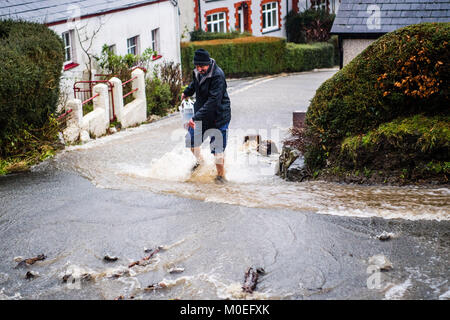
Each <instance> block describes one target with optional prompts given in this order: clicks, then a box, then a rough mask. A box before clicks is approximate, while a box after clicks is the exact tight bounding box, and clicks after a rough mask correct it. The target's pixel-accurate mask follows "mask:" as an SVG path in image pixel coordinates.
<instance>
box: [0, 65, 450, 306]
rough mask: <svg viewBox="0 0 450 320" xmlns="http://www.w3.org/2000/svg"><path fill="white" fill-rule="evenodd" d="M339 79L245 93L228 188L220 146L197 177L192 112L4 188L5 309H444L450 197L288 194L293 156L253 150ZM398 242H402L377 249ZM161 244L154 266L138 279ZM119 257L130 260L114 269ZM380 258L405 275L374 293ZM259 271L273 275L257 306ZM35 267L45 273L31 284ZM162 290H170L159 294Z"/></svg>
mask: <svg viewBox="0 0 450 320" xmlns="http://www.w3.org/2000/svg"><path fill="white" fill-rule="evenodd" d="M332 74H333V71H330V72H318V73H309V74H308V73H306V74H300V75H291V76H285V77H266V78H260V79H254V80H247V81H243V80H242V81H234V82H233V81H231V82H230V87H231V88H230V96H231V100H232V110H233V120H232V122H231V125H230V139H229V145H228V147H227V152H226V160H225V163H226V178H227V180H228V182H227V183H226V184H225V185H217V184H215V183H214V177H215V166H214V159H213V157H212V156H211V155H210V154H209V147H208V144H205V145H204V149H203V150H202V154H203V156H204V158H205V164H204V165H202V166H201V167H200V168H199V169H198V170H197V171H196V172H195V173H194V174H192V173H191V168H192V166H193V164H194V162H195V159H194V157H193V156H192V154H191V153H190V151H189V150H187V149H186V148H185V147H184V134H185V131H184V129H182V128H181V119H180V117H179V116H178V115H175V116H171V117H168V118H166V119H163V120H161V121H158V122H155V123H152V124H147V125H143V126H140V127H137V128H132V129H127V130H123V131H122V132H119V133H116V134H114V135H111V136H107V137H103V138H101V139H98V140H95V141H91V142H89V143H87V144H85V145H81V146H72V147H68V148H66V150H65V151H64V152H62V153H60V154H59V155H57V156H56V157H55V158H54V159H51V160H50V161H47V162H46V163H44V164H42V165H40V166H38V167H36V168H35V169H34V170H33V172H31V173H28V174H24V175H17V176H9V177H5V178H2V179H0V195H1V197H0V200H1V203H0V205H1V206H2V208H3V209H1V210H2V211H0V212H1V215H0V232H1V238H2V250H1V252H0V259H1V261H0V289H1V291H0V298H4V299H22V298H25V299H67V298H68V299H114V298H117V297H118V296H121V295H122V296H124V298H130V297H133V298H135V299H175V298H177V299H178V298H180V299H216V298H218V299H323V298H325V299H327V298H328V299H334V298H349V299H365V298H367V299H397V298H398V299H408V298H424V299H438V298H442V297H444V298H445V297H446V296H447V295H448V294H449V281H448V279H449V270H448V264H449V262H450V258H449V244H450V234H449V226H450V222H449V220H450V212H449V209H448V208H449V203H450V189H449V188H448V187H446V186H440V187H415V186H406V187H392V186H360V185H346V184H337V183H327V182H304V183H293V182H286V181H283V180H282V179H280V178H279V177H278V176H276V175H275V173H276V169H277V166H278V155H276V154H275V155H272V156H269V157H266V156H262V155H260V154H259V153H258V152H257V151H256V146H255V145H254V144H252V143H250V144H243V136H244V135H246V134H251V133H259V134H261V135H262V136H263V138H270V139H272V140H273V141H275V142H276V143H277V145H278V146H281V142H282V140H283V139H284V137H286V135H287V134H288V129H289V127H290V126H291V121H292V111H294V110H300V111H305V110H306V106H307V105H308V100H309V99H311V98H312V96H313V95H314V90H315V89H316V88H317V87H318V86H319V85H320V83H322V82H323V81H324V80H325V79H327V78H329V77H330V76H331V75H332ZM298 88H300V89H298ZM383 231H386V232H390V233H391V234H392V240H391V241H386V242H381V241H380V240H378V239H377V238H376V236H377V235H378V234H380V233H381V232H383ZM158 247H159V249H160V251H159V252H158V253H156V254H155V255H154V256H153V257H152V259H150V260H149V261H148V262H149V263H148V264H147V265H143V266H134V267H129V264H130V263H132V262H133V261H137V260H140V259H142V258H144V257H146V256H148V255H149V253H148V252H145V248H147V249H155V248H158ZM41 253H45V254H46V255H47V259H46V260H44V261H39V262H37V263H36V264H35V265H33V266H28V267H26V268H15V266H16V265H17V262H16V261H15V260H14V259H15V258H17V257H18V256H21V257H23V258H30V257H32V256H36V255H38V254H41ZM106 254H108V255H111V256H117V257H118V258H119V260H118V261H116V262H110V263H108V262H105V261H104V260H103V257H104V255H106ZM376 254H384V255H385V256H386V257H388V258H389V259H390V260H391V261H392V263H393V264H394V270H393V271H391V272H389V273H383V279H382V280H383V281H382V286H381V287H380V288H379V289H378V290H369V289H368V288H367V285H366V282H367V278H368V277H369V275H368V274H367V270H366V269H367V268H368V261H369V258H370V257H371V256H373V255H376ZM16 260H18V259H16ZM250 266H255V267H263V268H264V269H265V270H266V274H265V275H264V276H262V281H261V283H260V284H258V290H257V291H255V293H253V294H246V293H243V292H242V289H241V285H242V280H243V275H244V273H245V271H246V269H247V268H248V267H250ZM173 268H178V269H176V270H178V272H175V273H171V272H170V271H171V270H172V271H173ZM27 271H33V272H36V273H38V276H37V277H36V278H35V279H32V280H27V279H25V273H26V272H27ZM87 275H88V276H87ZM64 276H68V278H67V279H68V281H66V282H64V283H63V282H62V279H63V277H64ZM152 284H158V285H159V287H158V286H157V287H158V289H156V290H145V288H147V287H148V286H149V285H152Z"/></svg>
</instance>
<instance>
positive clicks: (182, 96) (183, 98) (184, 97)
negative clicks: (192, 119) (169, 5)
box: [181, 93, 188, 101]
mask: <svg viewBox="0 0 450 320" xmlns="http://www.w3.org/2000/svg"><path fill="white" fill-rule="evenodd" d="M187 98H188V97H186V96H185V95H184V93H182V94H181V101H183V100H185V99H187Z"/></svg>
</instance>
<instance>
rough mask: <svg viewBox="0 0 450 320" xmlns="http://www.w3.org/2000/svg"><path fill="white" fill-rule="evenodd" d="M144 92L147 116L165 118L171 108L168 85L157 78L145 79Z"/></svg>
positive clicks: (170, 95)
mask: <svg viewBox="0 0 450 320" xmlns="http://www.w3.org/2000/svg"><path fill="white" fill-rule="evenodd" d="M145 91H146V92H145V94H146V98H147V114H148V115H150V114H156V115H158V116H165V115H166V114H167V112H168V111H169V110H170V109H172V108H173V105H172V104H171V101H172V93H171V91H170V85H169V84H168V83H163V82H162V81H161V80H160V79H159V78H158V77H153V78H152V79H146V84H145Z"/></svg>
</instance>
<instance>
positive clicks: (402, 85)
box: [305, 23, 450, 170]
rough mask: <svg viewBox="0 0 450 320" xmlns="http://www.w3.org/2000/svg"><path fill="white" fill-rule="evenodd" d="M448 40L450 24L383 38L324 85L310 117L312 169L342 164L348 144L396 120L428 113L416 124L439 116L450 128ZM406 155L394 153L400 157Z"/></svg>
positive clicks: (308, 158)
mask: <svg viewBox="0 0 450 320" xmlns="http://www.w3.org/2000/svg"><path fill="white" fill-rule="evenodd" d="M449 39H450V23H425V24H420V25H412V26H408V27H405V28H402V29H399V30H397V31H395V32H392V33H388V34H386V35H384V36H383V37H381V38H379V39H378V40H377V41H375V42H374V43H373V44H371V45H370V46H369V47H368V48H366V50H364V51H363V52H362V53H361V54H360V55H358V56H357V57H356V58H355V59H354V60H353V61H351V62H350V63H349V64H348V65H347V66H345V67H344V68H343V69H342V70H341V71H339V72H338V73H336V74H335V75H334V76H333V77H332V78H331V79H329V80H327V81H325V82H324V83H323V84H322V86H321V87H320V88H319V89H318V90H317V92H316V95H315V97H314V98H313V99H312V101H311V105H310V107H309V109H308V112H307V115H306V123H307V130H306V140H307V141H308V142H309V147H308V148H307V151H306V154H305V159H306V164H307V166H308V167H309V168H310V169H311V170H317V169H321V168H325V167H330V166H340V165H342V163H341V162H340V161H341V160H342V158H341V144H342V142H343V141H344V139H346V138H349V137H355V136H358V135H363V136H364V137H366V138H367V135H368V134H369V132H371V131H372V130H377V128H378V130H379V129H380V128H383V127H382V126H381V125H382V124H385V123H390V122H391V121H393V120H395V119H402V118H408V117H414V116H415V115H419V114H423V115H424V117H425V118H417V119H416V118H413V119H416V120H417V121H424V122H426V120H425V119H426V118H427V117H434V116H438V117H441V121H443V122H445V123H446V124H447V126H449V121H448V118H447V116H448V114H449V110H450V109H449V108H448V106H449V105H450V101H449V91H448V89H449V77H448V74H449V65H450V50H449V48H448V40H449ZM421 119H422V120H421ZM433 119H434V118H433ZM394 124H395V125H397V124H398V123H397V122H394ZM380 126H381V127H380ZM388 127H391V126H388ZM369 136H370V134H369ZM408 141H409V142H408V143H413V144H415V143H417V139H412V140H408ZM347 143H348V141H347ZM393 146H395V145H393ZM344 149H345V148H344ZM401 150H402V149H401V148H397V149H395V148H391V150H390V151H389V152H390V154H391V155H398V156H401V153H402V151H401ZM424 152H427V153H429V154H428V158H430V159H437V158H438V157H440V155H438V154H437V153H436V152H435V151H433V150H431V149H430V150H426V151H424ZM446 156H447V157H448V151H447V155H446ZM358 165H359V164H358V163H352V164H351V166H354V167H357V166H358ZM380 165H383V163H382V162H381V163H380Z"/></svg>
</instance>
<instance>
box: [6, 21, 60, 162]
mask: <svg viewBox="0 0 450 320" xmlns="http://www.w3.org/2000/svg"><path fill="white" fill-rule="evenodd" d="M63 60H64V52H63V42H62V39H61V38H60V37H59V36H58V35H57V34H56V33H55V32H53V31H51V30H50V29H49V28H47V27H46V26H44V25H41V24H37V23H28V22H22V21H12V20H0V66H1V67H0V157H7V156H10V155H12V154H16V153H20V152H22V150H23V149H24V148H25V144H26V142H24V141H23V140H22V139H20V136H21V132H23V131H24V130H28V131H30V130H34V129H39V128H41V127H42V126H44V124H45V123H46V122H47V121H48V118H49V116H50V115H51V114H52V113H54V112H55V110H56V106H57V101H58V95H59V81H60V77H61V72H62V66H63Z"/></svg>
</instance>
